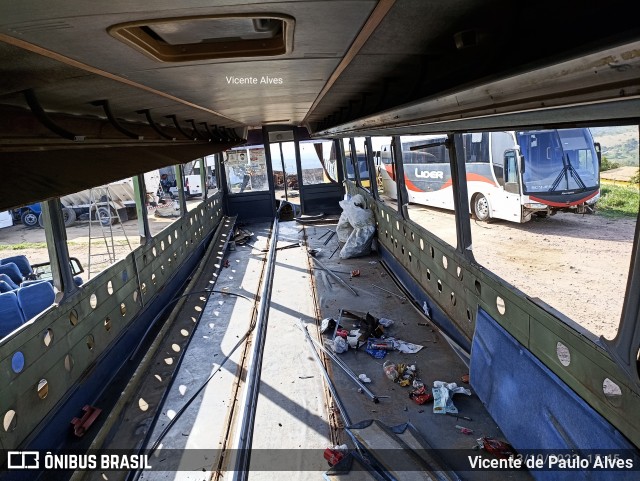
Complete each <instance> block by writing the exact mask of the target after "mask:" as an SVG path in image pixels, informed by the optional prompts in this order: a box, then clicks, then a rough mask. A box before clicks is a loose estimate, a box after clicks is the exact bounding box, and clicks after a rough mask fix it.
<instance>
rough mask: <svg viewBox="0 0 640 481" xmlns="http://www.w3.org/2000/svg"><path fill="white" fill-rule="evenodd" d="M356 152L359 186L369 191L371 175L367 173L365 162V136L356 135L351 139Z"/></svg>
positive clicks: (366, 163) (367, 168) (367, 165)
mask: <svg viewBox="0 0 640 481" xmlns="http://www.w3.org/2000/svg"><path fill="white" fill-rule="evenodd" d="M353 141H354V143H355V146H356V152H355V158H356V164H357V166H358V175H359V176H360V187H362V188H363V189H365V190H368V191H371V177H370V175H369V163H368V162H367V150H366V148H365V142H366V140H365V138H364V137H356V138H354V139H353Z"/></svg>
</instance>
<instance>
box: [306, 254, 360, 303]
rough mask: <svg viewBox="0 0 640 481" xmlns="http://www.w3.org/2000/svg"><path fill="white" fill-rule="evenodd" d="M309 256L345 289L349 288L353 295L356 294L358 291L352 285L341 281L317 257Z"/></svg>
mask: <svg viewBox="0 0 640 481" xmlns="http://www.w3.org/2000/svg"><path fill="white" fill-rule="evenodd" d="M311 258H312V259H313V260H314V261H315V262H317V263H318V265H319V266H320V267H322V268H323V269H324V270H325V271H327V274H329V275H330V276H331V277H333V278H334V279H336V280H337V281H338V282H339V283H340V284H342V285H343V286H344V287H346V288H347V289H349V290H350V291H351V292H352V293H353V295H354V296H357V295H358V293H357V292H356V291H355V289H354V288H353V287H351V286H350V285H349V284H347V283H346V282H345V281H343V280H342V279H340V277H338V276H337V275H336V274H334V273H333V272H331V271H330V270H329V269H328V268H327V266H325V265H324V264H322V263H321V262H320V261H319V260H318V259H316V258H315V257H313V256H311Z"/></svg>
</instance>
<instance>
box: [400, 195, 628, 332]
mask: <svg viewBox="0 0 640 481" xmlns="http://www.w3.org/2000/svg"><path fill="white" fill-rule="evenodd" d="M409 216H410V218H412V219H413V220H415V221H416V222H417V223H419V224H420V225H422V226H424V227H426V228H427V229H429V230H431V231H432V232H433V233H434V234H435V235H437V236H438V237H440V238H441V239H442V240H444V241H446V242H447V243H449V244H450V245H453V246H455V245H456V232H455V224H454V217H453V213H451V212H448V211H441V210H438V209H429V208H426V207H421V206H414V205H412V206H411V207H410V208H409ZM635 226H636V220H635V219H633V218H608V217H604V216H601V215H584V216H583V215H578V214H570V213H559V214H556V215H555V216H552V217H549V218H546V219H534V220H532V221H530V222H527V223H525V224H514V223H511V222H507V221H502V220H495V221H491V222H490V223H483V222H476V221H475V220H473V219H472V220H471V235H472V243H473V254H474V256H475V258H476V260H477V261H478V263H479V264H481V265H483V266H485V267H487V268H488V269H489V270H491V271H493V272H494V273H496V274H497V275H498V276H500V277H501V278H502V279H504V280H506V281H507V282H509V283H511V284H513V285H514V286H515V287H517V288H518V289H520V290H521V291H522V292H524V293H525V294H527V295H528V296H529V297H532V298H539V299H541V300H543V301H544V302H546V303H547V304H549V305H550V306H552V307H553V308H555V309H557V310H558V311H560V312H561V313H563V314H564V315H566V316H567V317H569V318H571V319H573V320H574V321H575V322H577V323H578V324H580V325H582V326H583V327H585V328H587V329H588V330H590V331H591V332H593V333H594V334H597V335H602V336H604V337H606V338H613V337H614V336H615V334H616V332H617V330H618V324H619V320H620V315H621V313H622V304H623V301H624V295H625V289H626V283H627V277H628V272H629V265H630V261H631V248H632V245H633V236H634V232H635Z"/></svg>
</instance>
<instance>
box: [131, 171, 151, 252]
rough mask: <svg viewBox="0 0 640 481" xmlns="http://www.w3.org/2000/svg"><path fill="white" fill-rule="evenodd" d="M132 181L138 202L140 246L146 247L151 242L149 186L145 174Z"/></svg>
mask: <svg viewBox="0 0 640 481" xmlns="http://www.w3.org/2000/svg"><path fill="white" fill-rule="evenodd" d="M132 180H133V192H134V196H135V201H136V213H137V214H138V234H139V235H140V245H145V244H146V243H147V242H149V241H150V240H151V229H149V216H148V211H147V186H146V182H145V180H144V174H139V175H136V176H135V177H133V178H132Z"/></svg>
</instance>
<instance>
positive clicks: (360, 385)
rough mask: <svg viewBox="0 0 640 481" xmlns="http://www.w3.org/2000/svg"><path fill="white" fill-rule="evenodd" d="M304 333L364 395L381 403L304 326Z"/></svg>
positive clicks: (349, 369)
mask: <svg viewBox="0 0 640 481" xmlns="http://www.w3.org/2000/svg"><path fill="white" fill-rule="evenodd" d="M304 332H305V335H306V336H307V337H308V339H310V340H311V342H312V343H313V344H315V345H316V346H318V347H319V348H320V349H321V350H322V352H324V353H325V354H326V355H327V356H329V359H331V360H332V361H333V362H335V363H336V364H337V365H338V367H340V368H341V369H342V370H343V371H344V372H345V373H346V375H347V376H349V377H350V378H351V379H352V380H353V382H355V383H356V384H357V385H358V387H359V388H360V389H362V392H363V393H365V394H366V395H367V396H368V397H369V398H370V399H371V400H372V401H373V402H374V403H376V404H377V403H378V402H379V399H378V396H376V395H375V394H373V393H372V392H371V391H370V390H369V388H368V387H367V386H365V384H364V383H363V382H362V381H361V380H360V379H359V378H358V376H356V374H355V373H354V372H353V371H352V370H351V368H350V367H349V366H347V365H346V364H345V363H344V362H342V360H341V359H340V358H338V357H337V356H336V355H335V354H334V353H332V352H331V351H330V350H329V349H327V348H326V347H324V346H323V345H322V344H321V343H320V342H318V341H316V340H315V339H314V338H312V337H311V336H310V335H309V331H308V330H307V328H306V326H304Z"/></svg>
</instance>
